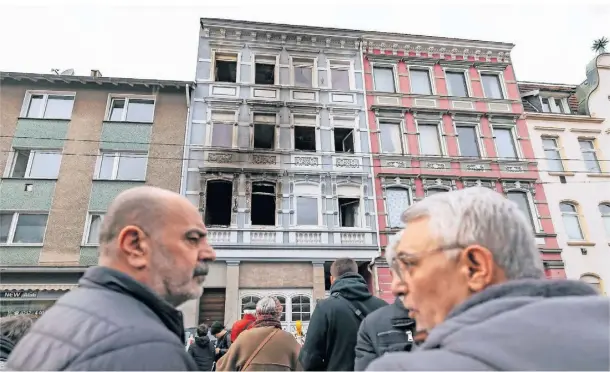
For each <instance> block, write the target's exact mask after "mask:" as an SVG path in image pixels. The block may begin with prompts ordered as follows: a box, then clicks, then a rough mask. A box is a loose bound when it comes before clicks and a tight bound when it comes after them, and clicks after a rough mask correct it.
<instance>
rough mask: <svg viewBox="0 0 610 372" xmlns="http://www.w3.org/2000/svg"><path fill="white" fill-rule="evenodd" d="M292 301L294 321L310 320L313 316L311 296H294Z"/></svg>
mask: <svg viewBox="0 0 610 372" xmlns="http://www.w3.org/2000/svg"><path fill="white" fill-rule="evenodd" d="M290 302H292V321H293V322H294V321H297V320H301V321H303V322H308V321H309V319H310V317H311V300H310V299H309V297H307V296H293V297H292V298H291V299H290Z"/></svg>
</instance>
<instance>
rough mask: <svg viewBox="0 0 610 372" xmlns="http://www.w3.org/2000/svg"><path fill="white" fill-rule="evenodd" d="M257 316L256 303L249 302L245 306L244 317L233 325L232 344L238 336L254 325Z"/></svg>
mask: <svg viewBox="0 0 610 372" xmlns="http://www.w3.org/2000/svg"><path fill="white" fill-rule="evenodd" d="M255 314H256V304H255V303H254V302H248V303H247V304H245V305H244V317H243V318H241V319H240V320H238V321H236V322H235V323H233V327H231V342H235V340H237V336H239V334H240V333H242V332H243V331H244V330H246V329H247V328H248V327H249V326H250V325H251V324H252V323H254V321H255V320H256V317H255V316H254V315H255Z"/></svg>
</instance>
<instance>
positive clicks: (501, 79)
mask: <svg viewBox="0 0 610 372" xmlns="http://www.w3.org/2000/svg"><path fill="white" fill-rule="evenodd" d="M483 75H496V76H498V82H499V83H500V90H501V91H502V98H490V97H487V93H485V85H484V84H483ZM479 80H480V81H481V91H482V92H483V98H486V99H495V100H508V99H509V98H508V92H507V91H506V82H505V81H504V73H503V72H502V71H494V70H479Z"/></svg>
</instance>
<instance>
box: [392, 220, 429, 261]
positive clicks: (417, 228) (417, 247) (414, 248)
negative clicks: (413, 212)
mask: <svg viewBox="0 0 610 372" xmlns="http://www.w3.org/2000/svg"><path fill="white" fill-rule="evenodd" d="M430 238H431V237H430V233H429V230H428V219H427V218H426V219H424V218H422V219H418V220H415V221H411V222H409V223H408V224H407V226H406V227H405V230H404V232H403V234H402V237H401V239H400V243H399V244H398V247H397V248H396V252H397V253H415V252H418V251H423V250H425V249H426V248H427V247H428V245H429V244H430Z"/></svg>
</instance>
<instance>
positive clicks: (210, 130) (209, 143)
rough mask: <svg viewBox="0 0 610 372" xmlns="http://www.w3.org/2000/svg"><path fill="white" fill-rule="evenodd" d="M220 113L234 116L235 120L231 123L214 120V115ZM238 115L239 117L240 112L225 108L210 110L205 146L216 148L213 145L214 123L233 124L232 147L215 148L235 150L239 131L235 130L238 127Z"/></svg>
mask: <svg viewBox="0 0 610 372" xmlns="http://www.w3.org/2000/svg"><path fill="white" fill-rule="evenodd" d="M215 112H218V113H225V114H232V115H233V120H230V121H223V120H214V119H213V116H214V113H215ZM238 115H239V110H236V109H233V108H232V109H225V108H211V109H208V120H207V125H206V133H205V146H208V147H212V146H214V145H213V144H212V134H213V131H214V123H221V124H231V125H232V128H233V129H232V131H231V146H230V147H218V146H214V147H215V148H218V149H233V148H236V147H237V132H238V131H237V130H235V128H236V127H237V122H238Z"/></svg>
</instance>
